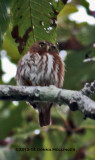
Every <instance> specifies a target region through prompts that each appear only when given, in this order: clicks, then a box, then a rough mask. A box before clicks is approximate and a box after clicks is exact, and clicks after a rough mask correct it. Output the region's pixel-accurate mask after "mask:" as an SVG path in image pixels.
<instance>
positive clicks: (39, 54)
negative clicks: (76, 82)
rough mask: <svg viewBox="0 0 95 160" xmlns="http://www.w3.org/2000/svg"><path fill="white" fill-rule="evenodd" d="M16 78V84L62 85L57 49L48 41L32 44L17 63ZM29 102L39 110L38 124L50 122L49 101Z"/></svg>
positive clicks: (61, 67)
mask: <svg viewBox="0 0 95 160" xmlns="http://www.w3.org/2000/svg"><path fill="white" fill-rule="evenodd" d="M16 80H17V84H18V85H25V86H49V85H55V86H56V87H58V88H60V87H62V84H63V80H64V63H63V61H62V60H61V58H60V56H59V54H58V49H57V48H56V46H54V45H53V44H52V43H50V42H38V43H35V44H33V45H32V46H31V47H30V49H29V51H28V52H27V53H26V54H25V55H24V56H23V57H22V59H21V60H20V61H19V63H18V68H17V74H16ZM30 104H31V105H32V106H33V107H34V108H36V109H38V111H39V122H40V126H46V125H49V123H50V109H51V106H52V104H51V103H50V102H43V103H42V102H41V103H38V102H37V103H33V102H32V101H31V102H30Z"/></svg>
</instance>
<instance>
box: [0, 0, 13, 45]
mask: <svg viewBox="0 0 95 160" xmlns="http://www.w3.org/2000/svg"><path fill="white" fill-rule="evenodd" d="M10 1H11V0H8V1H7V0H5V1H2V0H0V48H1V46H2V42H3V39H4V33H5V31H6V30H7V27H8V24H9V19H10V18H9V14H8V10H9V6H10Z"/></svg>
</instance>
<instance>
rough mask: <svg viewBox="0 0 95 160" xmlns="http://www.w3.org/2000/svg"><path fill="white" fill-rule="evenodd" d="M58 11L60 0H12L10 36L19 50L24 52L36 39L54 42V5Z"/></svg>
mask: <svg viewBox="0 0 95 160" xmlns="http://www.w3.org/2000/svg"><path fill="white" fill-rule="evenodd" d="M55 3H58V4H60V3H61V7H60V5H58V11H59V10H60V9H61V8H62V4H63V3H62V2H61V1H59V2H54V3H53V4H52V2H51V1H49V0H41V1H39V0H35V1H34V0H22V1H21V0H20V1H19V0H14V1H13V5H12V10H11V11H12V15H13V20H12V23H13V31H12V36H13V38H14V39H15V41H16V43H18V49H19V51H20V52H22V51H23V50H24V52H25V51H26V50H27V49H28V48H29V47H30V46H31V45H32V44H33V43H34V42H36V41H42V40H46V41H51V42H52V43H55V40H56V32H55V26H56V24H55V20H56V17H57V15H56V6H53V5H54V4H55Z"/></svg>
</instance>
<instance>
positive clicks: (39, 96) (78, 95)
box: [0, 82, 95, 119]
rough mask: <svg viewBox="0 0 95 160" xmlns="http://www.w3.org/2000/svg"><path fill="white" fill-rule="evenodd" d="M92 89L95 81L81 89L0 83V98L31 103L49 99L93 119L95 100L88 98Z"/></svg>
mask: <svg viewBox="0 0 95 160" xmlns="http://www.w3.org/2000/svg"><path fill="white" fill-rule="evenodd" d="M92 90H93V91H92ZM94 90H95V82H92V83H91V85H90V84H89V85H85V86H84V88H83V89H82V90H81V91H72V90H65V89H60V88H57V87H55V86H52V85H51V86H49V87H27V86H10V85H0V100H8V101H32V102H33V103H34V102H47V101H49V102H55V103H58V104H59V105H61V104H64V103H66V104H68V106H69V107H70V109H71V110H73V111H76V110H79V111H81V112H82V113H83V114H84V115H85V117H89V118H91V119H95V102H94V101H93V100H91V99H90V98H89V96H91V94H92V93H94ZM88 91H89V92H88Z"/></svg>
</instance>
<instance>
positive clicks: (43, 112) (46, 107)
mask: <svg viewBox="0 0 95 160" xmlns="http://www.w3.org/2000/svg"><path fill="white" fill-rule="evenodd" d="M29 103H30V105H32V106H33V107H34V108H35V109H38V111H39V124H40V126H41V127H43V126H47V125H49V124H50V110H51V107H52V104H50V103H40V104H39V103H36V104H33V103H32V102H29Z"/></svg>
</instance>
